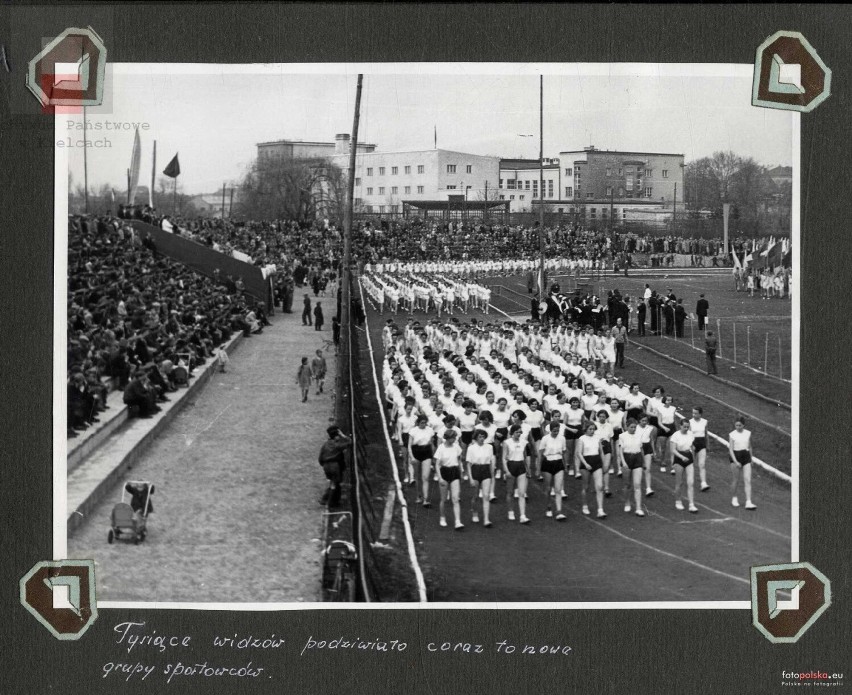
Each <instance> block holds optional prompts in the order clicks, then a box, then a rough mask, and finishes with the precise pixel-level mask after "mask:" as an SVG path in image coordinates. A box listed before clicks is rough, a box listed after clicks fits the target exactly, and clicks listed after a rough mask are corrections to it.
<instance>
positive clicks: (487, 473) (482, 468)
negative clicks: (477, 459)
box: [470, 463, 491, 483]
mask: <svg viewBox="0 0 852 695" xmlns="http://www.w3.org/2000/svg"><path fill="white" fill-rule="evenodd" d="M470 475H471V477H472V478H473V479H474V480H476V481H477V482H480V483H481V482H482V481H483V480H488V479H489V478H490V477H491V466H489V465H488V464H487V463H474V464H472V465H471V467H470Z"/></svg>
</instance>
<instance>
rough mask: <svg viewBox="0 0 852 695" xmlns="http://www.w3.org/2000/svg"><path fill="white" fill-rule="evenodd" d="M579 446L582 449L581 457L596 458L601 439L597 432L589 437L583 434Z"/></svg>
mask: <svg viewBox="0 0 852 695" xmlns="http://www.w3.org/2000/svg"><path fill="white" fill-rule="evenodd" d="M580 445H581V447H582V448H581V449H580V453H582V454H583V456H597V455H598V454H600V446H601V439H600V437H599V436H598V433H597V432H595V433H594V434H593V435H591V436H589V435H588V434H584V435H583V436H582V437H580Z"/></svg>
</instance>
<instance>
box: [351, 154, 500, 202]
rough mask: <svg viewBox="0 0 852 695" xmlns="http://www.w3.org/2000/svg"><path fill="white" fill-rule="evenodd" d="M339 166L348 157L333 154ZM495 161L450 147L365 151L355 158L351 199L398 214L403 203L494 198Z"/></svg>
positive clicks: (492, 158) (497, 169)
mask: <svg viewBox="0 0 852 695" xmlns="http://www.w3.org/2000/svg"><path fill="white" fill-rule="evenodd" d="M335 162H336V163H337V165H338V166H339V167H341V168H342V169H344V170H345V169H346V167H348V166H349V159H348V155H337V156H336V157H335ZM499 169H500V167H499V159H498V158H497V157H488V156H482V155H476V154H466V153H464V152H453V151H452V150H439V149H434V150H414V151H410V152H365V153H359V154H358V155H357V156H356V159H355V200H356V202H358V203H360V207H361V209H363V210H364V211H365V212H387V213H396V212H402V203H403V201H411V202H417V201H427V200H431V201H434V200H485V199H486V198H485V196H486V190H489V193H488V194H487V195H488V199H496V197H497V196H496V195H493V194H492V192H494V193H496V188H497V181H498V178H499Z"/></svg>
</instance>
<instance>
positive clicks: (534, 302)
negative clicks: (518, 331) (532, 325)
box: [530, 297, 539, 321]
mask: <svg viewBox="0 0 852 695" xmlns="http://www.w3.org/2000/svg"><path fill="white" fill-rule="evenodd" d="M530 315H531V316H532V320H533V321H538V320H539V313H538V297H533V298H532V299H530Z"/></svg>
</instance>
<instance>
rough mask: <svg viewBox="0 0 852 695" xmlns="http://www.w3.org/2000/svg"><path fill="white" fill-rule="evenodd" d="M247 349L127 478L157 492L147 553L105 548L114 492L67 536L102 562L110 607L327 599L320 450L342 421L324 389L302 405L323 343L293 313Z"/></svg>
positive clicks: (76, 552) (78, 554)
mask: <svg viewBox="0 0 852 695" xmlns="http://www.w3.org/2000/svg"><path fill="white" fill-rule="evenodd" d="M273 322H274V323H273V326H272V327H270V328H267V329H266V330H265V331H264V333H263V334H262V335H260V336H253V337H252V338H251V339H249V340H245V341H243V343H242V344H241V345H240V346H239V348H238V349H237V351H236V352H235V353H234V355H233V356H232V357H231V362H230V365H229V370H228V373H227V374H217V375H216V376H214V377H213V379H212V380H211V381H210V383H209V384H207V385H206V386H205V388H204V389H203V390H202V391H201V393H200V394H199V395H198V397H197V398H196V399H195V401H194V402H190V403H188V404H187V405H186V406H185V407H184V409H183V410H182V411H181V413H180V414H178V416H177V417H176V418H175V420H174V422H173V423H172V424H171V425H170V427H169V428H168V429H167V431H166V432H165V434H164V435H163V436H161V437H160V438H159V439H158V440H157V441H156V442H155V443H154V444H153V445H152V446H151V447H150V448H149V449H148V451H147V452H146V453H145V455H144V457H143V459H142V461H141V462H140V463H139V464H138V465H137V466H136V467H135V468H134V469H133V470H132V471H131V472H130V473H129V477H132V478H144V479H147V480H151V481H153V482H154V483H155V484H156V487H157V490H156V493H155V495H154V497H153V498H152V501H153V503H154V508H155V512H154V513H153V514H152V515H151V519H150V522H149V526H148V530H149V533H148V538H147V540H146V541H145V543H143V544H142V545H139V546H133V545H132V544H126V543H115V544H113V545H107V542H106V540H107V531H108V529H109V518H110V511H111V509H112V507H113V505H114V504H115V502H117V501H118V500H119V499H120V497H121V487H120V486H116V488H115V489H114V490H112V491H111V492H110V493H109V494H107V495H106V497H105V499H104V501H103V502H102V503H101V504H100V505H99V506H98V507H97V508H96V509H95V510H94V512H93V514H92V515H90V517H89V518H88V519H87V520H86V522H85V523H84V524H83V525H82V526H81V527H80V529H78V531H77V532H75V533H74V534H73V535H72V536H71V537H70V538H69V539H68V551H69V557H72V558H94V559H95V564H96V574H97V582H98V587H97V589H98V598H99V600H106V601H160V602H164V601H165V602H173V601H193V602H273V601H274V602H291V601H292V602H295V601H316V600H319V588H320V566H319V557H320V547H319V542H318V538H319V535H320V529H321V511H322V508H321V507H320V506H319V505H318V504H317V501H318V499H319V497H320V495H321V494H322V491H323V489H324V488H325V483H324V478H323V476H322V471H321V470H320V468H319V466H318V465H317V463H316V460H317V452H318V450H319V447H320V445H321V443H322V441H323V440H324V439H325V438H326V434H325V428H326V427H327V423H328V420H329V417H330V415H331V413H332V404H333V395H332V393H331V389H332V388H333V384H334V369H335V365H334V359H333V356H332V355H328V354H327V358H326V359H327V361H328V366H329V375H328V378H327V382H326V383H327V384H328V385H329V387H328V389H327V390H326V393H325V394H324V395H322V396H316V395H314V392H313V390H312V392H311V395H310V400H309V402H308V403H306V404H302V403H300V402H299V401H300V398H299V390H298V386H297V385H296V383H295V375H296V370H297V367H298V364H299V360H300V358H301V357H302V356H312V355H313V352H314V350H316V349H317V348H318V347H321V346H322V340H321V338H330V337H331V331H330V330H328V329H327V330H325V331H323V332H321V333H317V332H315V331H314V330H313V329H312V328H308V327H302V325H301V323H300V321H299V319H298V317H297V316H296V315H295V314H278V315H276V316H275V317H273Z"/></svg>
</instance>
